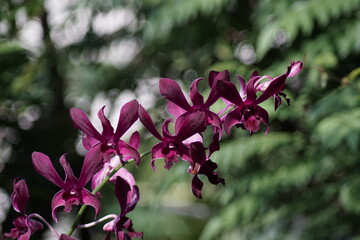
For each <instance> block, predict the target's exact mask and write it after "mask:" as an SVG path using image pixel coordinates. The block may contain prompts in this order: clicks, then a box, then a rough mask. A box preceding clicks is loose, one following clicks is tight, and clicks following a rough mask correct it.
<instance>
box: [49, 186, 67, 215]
mask: <svg viewBox="0 0 360 240" xmlns="http://www.w3.org/2000/svg"><path fill="white" fill-rule="evenodd" d="M64 193H65V191H64V190H60V191H59V192H57V193H56V194H55V195H54V196H53V198H52V200H51V209H52V212H51V215H52V218H53V219H54V221H55V222H58V220H57V217H56V213H57V210H58V208H59V207H61V206H65V200H64V199H63V197H62V196H63V194H64Z"/></svg>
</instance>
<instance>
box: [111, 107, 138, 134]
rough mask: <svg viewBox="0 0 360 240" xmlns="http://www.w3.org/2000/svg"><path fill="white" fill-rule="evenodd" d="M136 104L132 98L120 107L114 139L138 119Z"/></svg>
mask: <svg viewBox="0 0 360 240" xmlns="http://www.w3.org/2000/svg"><path fill="white" fill-rule="evenodd" d="M138 106H139V103H138V102H137V101H136V100H132V101H130V102H128V103H126V104H125V105H124V106H123V107H122V108H121V110H120V116H119V121H118V125H117V127H116V132H115V134H114V139H116V140H117V139H119V138H120V137H121V136H122V135H123V134H124V133H125V132H126V131H127V130H128V129H129V128H130V127H131V126H132V125H133V124H134V122H135V121H136V120H137V119H138V117H139V116H138Z"/></svg>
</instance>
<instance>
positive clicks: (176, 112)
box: [167, 101, 186, 118]
mask: <svg viewBox="0 0 360 240" xmlns="http://www.w3.org/2000/svg"><path fill="white" fill-rule="evenodd" d="M167 110H168V112H169V113H170V114H171V115H173V117H174V118H178V117H179V116H180V115H182V114H184V113H186V110H184V109H183V108H181V107H179V106H178V105H176V104H175V103H173V102H172V101H168V104H167Z"/></svg>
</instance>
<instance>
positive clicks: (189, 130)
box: [175, 112, 206, 141]
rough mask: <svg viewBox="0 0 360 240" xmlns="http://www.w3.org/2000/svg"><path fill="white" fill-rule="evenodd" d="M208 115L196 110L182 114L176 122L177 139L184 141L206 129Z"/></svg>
mask: <svg viewBox="0 0 360 240" xmlns="http://www.w3.org/2000/svg"><path fill="white" fill-rule="evenodd" d="M205 120H206V115H205V113H204V112H194V113H190V114H184V115H181V116H180V117H179V118H178V119H177V120H176V122H175V134H176V139H177V141H183V140H185V139H187V138H189V137H191V136H192V135H194V134H195V133H201V132H203V131H205V129H206V125H205V123H206V122H205Z"/></svg>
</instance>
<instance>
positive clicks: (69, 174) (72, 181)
mask: <svg viewBox="0 0 360 240" xmlns="http://www.w3.org/2000/svg"><path fill="white" fill-rule="evenodd" d="M60 164H61V166H62V167H63V169H64V172H65V181H64V183H65V184H66V185H67V186H71V187H72V186H76V184H77V183H78V180H77V178H76V177H75V176H74V173H73V170H72V169H71V167H70V165H69V163H68V162H67V161H66V154H64V155H62V156H61V157H60Z"/></svg>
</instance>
